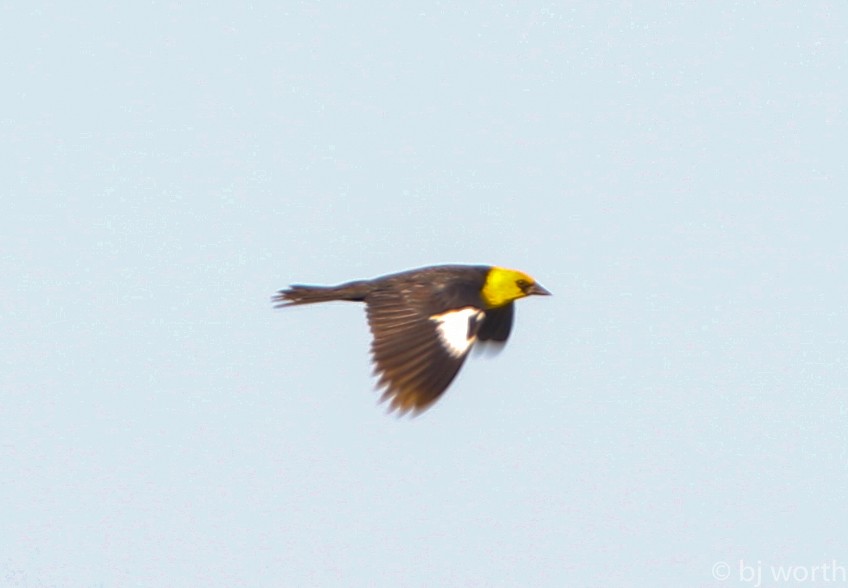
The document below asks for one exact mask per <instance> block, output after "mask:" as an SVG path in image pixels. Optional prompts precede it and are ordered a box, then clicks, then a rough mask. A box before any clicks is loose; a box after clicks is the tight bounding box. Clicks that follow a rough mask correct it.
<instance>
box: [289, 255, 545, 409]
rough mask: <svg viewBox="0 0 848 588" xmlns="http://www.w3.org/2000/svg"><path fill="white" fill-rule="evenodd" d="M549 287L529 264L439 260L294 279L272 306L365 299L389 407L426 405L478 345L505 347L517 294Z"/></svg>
mask: <svg viewBox="0 0 848 588" xmlns="http://www.w3.org/2000/svg"><path fill="white" fill-rule="evenodd" d="M550 294H551V293H550V292H549V291H548V290H546V289H545V288H543V287H542V286H540V285H539V284H537V283H536V281H535V280H534V279H533V278H532V277H530V276H529V275H527V274H526V273H524V272H520V271H518V270H513V269H507V268H504V267H499V266H489V265H435V266H428V267H422V268H418V269H413V270H407V271H403V272H399V273H394V274H389V275H385V276H381V277H378V278H375V279H372V280H356V281H353V282H346V283H343V284H340V285H337V286H310V285H303V284H293V285H291V286H289V287H288V288H286V289H283V290H280V291H278V292H277V293H276V294H275V295H274V296H273V297H272V301H273V303H274V306H275V308H283V307H289V306H300V305H303V304H314V303H317V302H329V301H333V300H346V301H354V302H364V303H365V310H366V315H367V318H368V324H369V326H370V329H371V334H372V338H373V339H372V342H371V356H372V361H373V363H374V375H375V376H378V377H379V380H378V382H377V386H376V387H377V390H382V396H381V398H380V401H381V402H386V401H388V404H389V410H388V411H389V412H393V411H397V412H398V414H400V415H404V414H406V413H409V412H412V414H413V415H415V414H418V413H420V412H423V411H424V410H426V409H427V408H429V407H430V406H431V405H432V404H433V403H434V402H435V401H436V400H438V399H439V397H441V395H442V394H443V393H444V391H445V390H446V389H447V388H448V386H449V385H450V384H451V382H452V381H453V379H454V378H455V377H456V375H457V373H458V372H459V369H460V368H461V367H462V364H463V363H464V362H465V359H466V357H467V356H468V353H469V351H470V350H471V348H472V347H473V346H474V345H475V343H480V344H481V345H493V346H494V347H495V348H496V349H497V348H499V347H502V346H503V345H504V344H505V343H506V340H507V338H508V337H509V335H510V332H511V331H512V323H513V320H514V317H515V309H514V304H513V303H514V301H515V300H518V299H520V298H524V297H526V296H532V295H539V296H549V295H550Z"/></svg>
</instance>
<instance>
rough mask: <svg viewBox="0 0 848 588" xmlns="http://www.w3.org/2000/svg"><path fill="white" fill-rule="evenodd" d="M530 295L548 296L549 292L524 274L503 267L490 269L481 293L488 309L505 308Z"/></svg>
mask: <svg viewBox="0 0 848 588" xmlns="http://www.w3.org/2000/svg"><path fill="white" fill-rule="evenodd" d="M532 294H539V295H543V296H548V295H550V292H548V291H547V290H545V289H544V288H542V287H541V286H540V285H539V284H537V283H536V280H534V279H533V278H531V277H530V276H528V275H527V274H525V273H524V272H520V271H517V270H511V269H506V268H504V267H492V268H491V269H490V270H489V273H488V274H486V282H485V283H484V284H483V290H482V291H481V295H482V296H483V302H485V303H486V305H487V306H488V307H489V308H497V307H499V306H505V305H507V304H509V303H510V302H512V301H513V300H518V299H519V298H524V297H525V296H530V295H532Z"/></svg>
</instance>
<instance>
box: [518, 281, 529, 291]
mask: <svg viewBox="0 0 848 588" xmlns="http://www.w3.org/2000/svg"><path fill="white" fill-rule="evenodd" d="M515 285H516V286H518V287H519V288H520V289H521V291H522V292H523V291H525V290H527V288H529V287H530V282H528V281H527V280H524V279H521V280H516V282H515Z"/></svg>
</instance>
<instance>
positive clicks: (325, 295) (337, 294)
mask: <svg viewBox="0 0 848 588" xmlns="http://www.w3.org/2000/svg"><path fill="white" fill-rule="evenodd" d="M367 293H368V287H367V282H350V283H349V284H342V285H341V286H304V285H302V284H294V285H292V286H289V287H288V288H287V289H285V290H280V291H279V292H277V294H276V295H275V296H274V297H273V298H271V300H272V301H273V302H274V308H282V307H284V306H297V305H299V304H312V303H314V302H329V301H330V300H354V301H361V300H365V295H366V294H367Z"/></svg>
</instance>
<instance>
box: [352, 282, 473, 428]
mask: <svg viewBox="0 0 848 588" xmlns="http://www.w3.org/2000/svg"><path fill="white" fill-rule="evenodd" d="M365 302H366V304H367V308H366V312H367V313H368V324H369V326H370V327H371V333H372V335H373V337H374V339H373V342H372V343H371V353H372V355H373V359H374V364H375V373H377V374H379V376H380V379H379V381H378V383H377V387H378V388H383V389H384V391H383V396H382V400H389V401H390V409H391V410H398V411H400V412H401V413H402V414H403V413H406V412H409V411H415V412H420V411H422V410H424V409H425V408H427V407H428V406H430V405H431V404H432V403H433V402H435V401H436V399H438V398H439V396H441V394H442V393H443V392H444V391H445V389H447V387H448V386H449V385H450V383H451V382H452V381H453V379H454V377H456V374H457V372H458V371H459V368H460V367H462V364H463V362H464V361H465V358H466V357H467V356H468V351H469V350H470V349H471V346H472V345H473V344H474V342H475V341H476V340H477V337H478V332H479V330H480V328H481V326H482V325H483V324H484V323H483V317H484V312H483V311H482V310H480V309H479V308H475V307H474V306H472V305H465V306H458V307H456V306H457V305H458V304H461V303H462V300H461V299H456V300H453V301H452V302H454V304H450V305H448V306H451V307H452V308H448V309H447V310H442V311H440V312H434V308H437V307H438V306H434V298H433V290H432V287H431V286H430V285H424V284H422V285H415V286H411V287H409V288H405V289H403V290H397V289H387V290H376V291H374V292H371V293H370V294H368V296H367V297H366V299H365ZM442 302H444V301H442ZM436 304H437V305H438V301H436Z"/></svg>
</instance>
